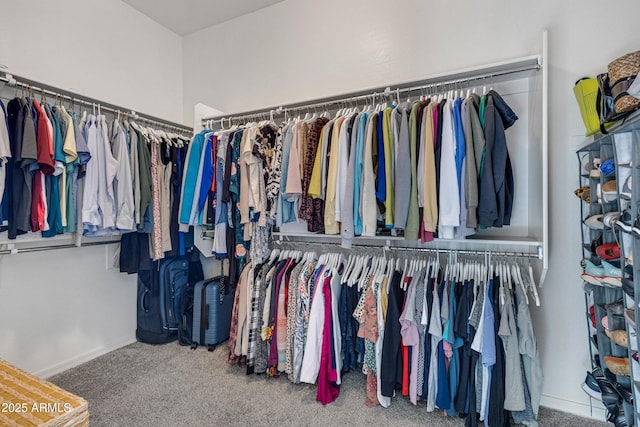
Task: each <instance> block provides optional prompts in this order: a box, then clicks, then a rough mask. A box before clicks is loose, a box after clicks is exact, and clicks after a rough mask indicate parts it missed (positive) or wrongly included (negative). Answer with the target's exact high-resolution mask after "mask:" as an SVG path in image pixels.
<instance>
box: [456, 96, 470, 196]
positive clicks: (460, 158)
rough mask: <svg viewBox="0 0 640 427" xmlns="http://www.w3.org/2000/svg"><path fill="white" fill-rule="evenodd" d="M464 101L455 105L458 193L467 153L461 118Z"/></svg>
mask: <svg viewBox="0 0 640 427" xmlns="http://www.w3.org/2000/svg"><path fill="white" fill-rule="evenodd" d="M461 107H462V99H460V98H458V99H456V100H455V102H454V103H453V126H454V129H453V130H454V132H455V138H456V172H457V175H458V192H460V189H461V188H462V185H461V184H462V164H463V162H464V158H465V155H466V152H467V148H466V147H467V146H466V144H465V140H464V129H463V128H462V117H461V112H460V110H461Z"/></svg>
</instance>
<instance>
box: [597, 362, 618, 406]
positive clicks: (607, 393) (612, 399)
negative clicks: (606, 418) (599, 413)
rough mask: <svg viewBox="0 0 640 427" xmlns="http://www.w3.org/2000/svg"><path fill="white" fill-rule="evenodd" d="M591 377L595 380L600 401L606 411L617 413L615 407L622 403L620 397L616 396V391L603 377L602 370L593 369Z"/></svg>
mask: <svg viewBox="0 0 640 427" xmlns="http://www.w3.org/2000/svg"><path fill="white" fill-rule="evenodd" d="M591 375H592V376H593V378H594V379H595V380H596V382H597V384H598V388H599V389H600V394H601V400H602V403H603V404H604V406H605V407H606V408H607V410H608V411H609V412H610V413H611V412H617V407H618V405H619V404H620V403H621V401H622V397H621V396H620V394H618V391H617V390H616V389H615V387H613V384H611V382H610V381H609V379H608V378H607V377H606V376H605V375H604V372H602V369H600V368H599V367H598V366H596V367H595V368H593V371H592V372H591Z"/></svg>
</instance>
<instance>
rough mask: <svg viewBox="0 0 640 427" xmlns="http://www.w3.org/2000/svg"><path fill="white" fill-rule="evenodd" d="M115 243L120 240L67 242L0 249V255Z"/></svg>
mask: <svg viewBox="0 0 640 427" xmlns="http://www.w3.org/2000/svg"><path fill="white" fill-rule="evenodd" d="M18 243H19V242H18ZM115 243H120V240H108V241H100V242H86V243H83V244H81V245H80V246H78V245H75V244H73V243H69V244H65V245H49V246H34V247H32V248H14V249H2V250H0V255H11V254H21V253H25V252H42V251H51V250H54V249H69V248H82V247H85V246H102V245H113V244H115Z"/></svg>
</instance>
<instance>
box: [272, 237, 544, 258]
mask: <svg viewBox="0 0 640 427" xmlns="http://www.w3.org/2000/svg"><path fill="white" fill-rule="evenodd" d="M273 243H274V244H276V245H278V246H280V245H291V246H298V245H300V246H322V247H328V246H332V245H333V246H336V245H337V244H336V243H327V242H325V243H319V242H293V241H282V240H274V241H273ZM338 248H339V249H344V248H342V247H341V246H339V247H338ZM353 248H364V249H379V250H385V251H408V252H432V253H435V254H443V255H446V254H449V253H456V254H464V255H478V256H480V255H487V254H489V255H491V256H506V257H517V258H538V254H537V253H528V252H496V251H480V250H478V251H474V250H470V249H438V248H407V247H402V246H378V245H369V244H356V243H354V244H353Z"/></svg>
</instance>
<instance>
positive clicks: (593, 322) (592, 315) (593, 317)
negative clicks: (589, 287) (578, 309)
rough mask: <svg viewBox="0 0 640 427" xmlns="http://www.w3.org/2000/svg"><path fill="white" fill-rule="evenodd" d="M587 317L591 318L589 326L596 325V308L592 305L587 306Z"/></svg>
mask: <svg viewBox="0 0 640 427" xmlns="http://www.w3.org/2000/svg"><path fill="white" fill-rule="evenodd" d="M589 317H590V318H591V326H593V327H594V328H595V327H596V308H595V307H594V306H591V307H589Z"/></svg>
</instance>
